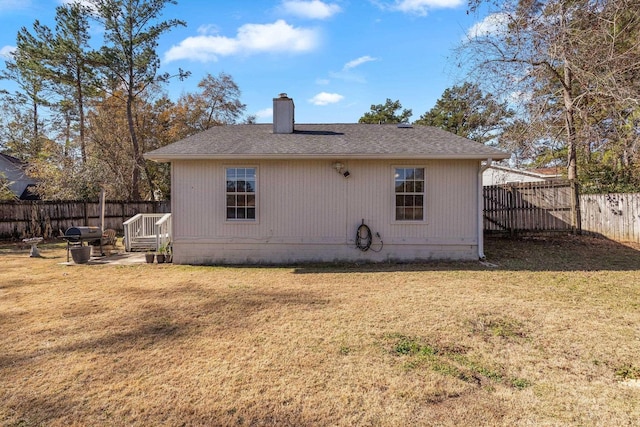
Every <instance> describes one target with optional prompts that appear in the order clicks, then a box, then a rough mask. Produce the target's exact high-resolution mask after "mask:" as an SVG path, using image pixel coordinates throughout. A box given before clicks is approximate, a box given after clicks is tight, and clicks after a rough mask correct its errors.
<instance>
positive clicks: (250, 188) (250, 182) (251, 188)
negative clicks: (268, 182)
mask: <svg viewBox="0 0 640 427" xmlns="http://www.w3.org/2000/svg"><path fill="white" fill-rule="evenodd" d="M245 182H246V184H247V187H246V190H247V192H248V193H253V192H254V191H256V182H255V181H254V180H247V181H245Z"/></svg>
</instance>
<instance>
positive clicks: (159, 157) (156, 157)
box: [144, 153, 510, 162]
mask: <svg viewBox="0 0 640 427" xmlns="http://www.w3.org/2000/svg"><path fill="white" fill-rule="evenodd" d="M144 157H145V158H146V159H148V160H152V161H154V162H172V161H175V160H315V159H336V158H339V159H345V160H371V159H375V160H403V159H420V160H486V159H493V160H504V159H508V158H509V157H510V155H509V154H508V153H487V154H481V153H472V154H468V153H466V154H465V153H462V154H444V153H443V154H416V153H389V154H356V153H347V154H345V153H328V154H171V155H167V154H153V153H149V154H145V155H144Z"/></svg>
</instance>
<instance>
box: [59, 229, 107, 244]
mask: <svg viewBox="0 0 640 427" xmlns="http://www.w3.org/2000/svg"><path fill="white" fill-rule="evenodd" d="M64 239H65V240H66V241H68V242H71V243H82V242H85V243H93V242H95V241H100V239H102V230H101V229H100V227H69V228H67V231H65V233H64Z"/></svg>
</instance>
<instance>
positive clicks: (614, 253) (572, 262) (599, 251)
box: [293, 235, 640, 274]
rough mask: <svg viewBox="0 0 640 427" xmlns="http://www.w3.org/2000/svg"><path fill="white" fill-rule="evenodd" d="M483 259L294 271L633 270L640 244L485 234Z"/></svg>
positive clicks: (590, 238) (639, 266) (637, 266)
mask: <svg viewBox="0 0 640 427" xmlns="http://www.w3.org/2000/svg"><path fill="white" fill-rule="evenodd" d="M485 255H486V262H477V261H468V262H455V261H451V262H446V261H433V262H422V263H370V264H347V263H345V264H308V265H305V264H301V265H297V266H293V268H294V269H295V273H297V274H308V273H375V272H399V271H439V270H442V271H450V270H469V271H487V270H489V271H491V270H502V271H634V270H640V245H634V246H631V245H624V244H621V243H618V242H615V241H613V240H609V239H606V238H602V237H593V236H575V235H562V236H546V237H524V238H505V237H495V236H491V237H486V238H485Z"/></svg>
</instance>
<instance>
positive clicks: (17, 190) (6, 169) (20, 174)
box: [0, 154, 38, 200]
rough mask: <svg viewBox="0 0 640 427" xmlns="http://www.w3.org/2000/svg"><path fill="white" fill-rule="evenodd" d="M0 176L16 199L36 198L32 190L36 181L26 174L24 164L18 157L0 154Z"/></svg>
mask: <svg viewBox="0 0 640 427" xmlns="http://www.w3.org/2000/svg"><path fill="white" fill-rule="evenodd" d="M0 178H2V179H4V180H6V182H7V187H8V188H9V190H10V191H11V192H12V193H13V194H14V195H15V196H16V198H17V199H20V200H34V199H38V196H37V195H36V194H35V192H34V191H33V190H35V186H36V184H37V183H36V181H35V180H33V179H31V178H30V177H29V176H28V175H27V172H26V166H25V164H24V163H23V162H22V161H21V160H20V159H17V158H15V157H12V156H8V155H6V154H0Z"/></svg>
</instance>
